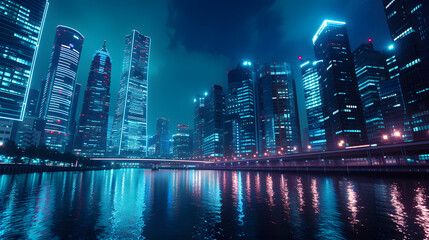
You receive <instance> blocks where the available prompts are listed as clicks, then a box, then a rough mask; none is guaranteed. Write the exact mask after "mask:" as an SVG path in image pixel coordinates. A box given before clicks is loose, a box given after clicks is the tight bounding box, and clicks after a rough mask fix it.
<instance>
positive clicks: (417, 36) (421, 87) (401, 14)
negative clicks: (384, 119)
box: [383, 0, 429, 140]
mask: <svg viewBox="0 0 429 240" xmlns="http://www.w3.org/2000/svg"><path fill="white" fill-rule="evenodd" d="M383 5H384V10H385V13H386V17H387V23H388V25H389V29H390V34H391V38H392V40H393V42H394V48H395V51H396V54H395V55H396V61H397V64H398V68H399V81H400V84H401V88H402V94H403V96H404V100H405V107H406V109H407V114H408V116H409V118H410V120H411V126H412V130H413V135H414V140H423V139H427V138H429V51H428V46H429V2H428V1H426V0H395V1H392V0H383Z"/></svg>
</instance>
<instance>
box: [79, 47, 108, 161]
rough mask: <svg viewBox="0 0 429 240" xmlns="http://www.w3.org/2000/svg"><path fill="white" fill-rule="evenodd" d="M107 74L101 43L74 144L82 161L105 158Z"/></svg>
mask: <svg viewBox="0 0 429 240" xmlns="http://www.w3.org/2000/svg"><path fill="white" fill-rule="evenodd" d="M111 72H112V61H111V58H110V54H109V52H108V51H107V48H106V41H105V42H104V45H103V47H102V48H101V49H100V50H98V51H97V52H96V53H95V54H94V56H93V58H92V62H91V67H90V71H89V77H88V82H87V85H86V89H85V95H84V99H83V107H82V113H81V115H80V119H79V127H78V133H77V137H76V141H75V144H74V152H75V153H76V154H80V155H82V156H85V157H104V156H105V155H106V146H107V132H108V119H109V106H110V79H111Z"/></svg>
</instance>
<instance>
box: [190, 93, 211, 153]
mask: <svg viewBox="0 0 429 240" xmlns="http://www.w3.org/2000/svg"><path fill="white" fill-rule="evenodd" d="M207 95H208V93H205V96H207ZM205 96H200V95H198V96H196V97H195V98H194V133H193V146H192V148H193V155H194V156H195V157H201V156H203V154H204V151H203V139H204V130H203V128H204V98H205Z"/></svg>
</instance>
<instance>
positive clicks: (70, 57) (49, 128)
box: [39, 26, 84, 151]
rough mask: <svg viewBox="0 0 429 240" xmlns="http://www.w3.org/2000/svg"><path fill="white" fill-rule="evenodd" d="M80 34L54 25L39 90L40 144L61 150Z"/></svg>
mask: <svg viewBox="0 0 429 240" xmlns="http://www.w3.org/2000/svg"><path fill="white" fill-rule="evenodd" d="M83 41H84V36H83V35H82V34H81V33H79V32H78V31H76V30H75V29H73V28H70V27H66V26H58V27H57V31H56V34H55V41H54V46H53V47H52V54H51V61H50V63H49V69H48V75H47V78H46V81H44V82H43V84H42V87H43V89H41V91H42V97H41V102H40V108H39V109H40V112H39V118H40V119H43V120H44V128H43V129H44V131H43V133H44V134H43V135H44V143H45V144H46V145H47V146H48V147H50V148H53V149H57V150H59V151H65V147H66V146H67V145H68V141H69V136H68V135H69V134H70V126H71V123H72V121H74V119H73V109H74V108H73V102H74V101H75V98H76V97H75V95H76V87H75V86H76V75H77V69H78V65H79V60H80V55H81V52H82V47H83Z"/></svg>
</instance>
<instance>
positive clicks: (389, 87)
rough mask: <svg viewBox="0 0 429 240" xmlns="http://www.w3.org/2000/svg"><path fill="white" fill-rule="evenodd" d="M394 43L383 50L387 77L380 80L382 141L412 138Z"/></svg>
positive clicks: (400, 140)
mask: <svg viewBox="0 0 429 240" xmlns="http://www.w3.org/2000/svg"><path fill="white" fill-rule="evenodd" d="M396 54H397V52H396V49H395V47H394V45H391V46H389V47H388V49H387V50H386V51H385V52H384V55H385V58H386V70H387V73H388V77H386V79H384V81H381V82H380V102H381V109H382V112H383V118H384V126H385V129H384V132H383V137H382V139H383V143H396V142H404V141H405V142H409V141H412V140H413V131H412V129H411V122H410V118H409V115H408V114H407V109H406V107H405V106H406V105H405V101H404V97H403V94H402V88H401V84H400V81H399V76H400V73H399V72H400V70H399V66H398V60H397V59H396Z"/></svg>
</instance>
